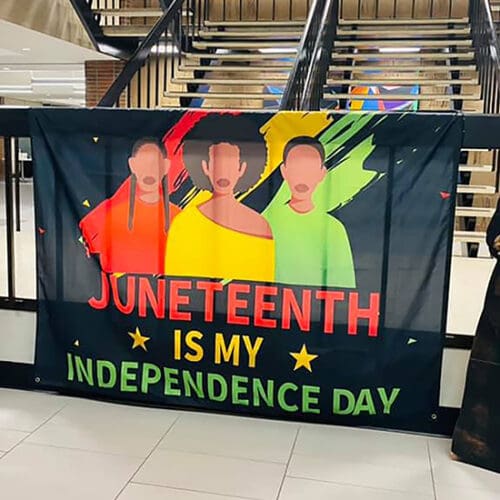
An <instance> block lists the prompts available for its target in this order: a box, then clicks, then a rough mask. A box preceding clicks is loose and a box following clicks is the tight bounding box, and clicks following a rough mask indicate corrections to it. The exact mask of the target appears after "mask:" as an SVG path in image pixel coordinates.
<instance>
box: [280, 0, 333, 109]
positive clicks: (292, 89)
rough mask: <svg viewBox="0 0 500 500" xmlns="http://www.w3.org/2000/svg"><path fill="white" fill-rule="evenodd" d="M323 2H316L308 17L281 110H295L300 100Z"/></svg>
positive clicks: (282, 98)
mask: <svg viewBox="0 0 500 500" xmlns="http://www.w3.org/2000/svg"><path fill="white" fill-rule="evenodd" d="M323 3H324V2H323V0H314V4H313V6H312V8H311V9H310V11H309V15H308V16H307V21H306V25H305V27H304V31H303V33H302V37H301V39H300V43H299V46H298V48H297V57H296V59H295V64H294V65H293V69H292V71H291V72H290V76H289V77H288V80H287V83H286V87H285V90H284V92H283V96H282V97H281V102H280V110H293V109H295V108H296V100H297V98H298V95H297V90H298V85H299V79H300V75H301V74H302V73H303V72H304V66H305V65H307V57H308V53H307V46H308V44H309V43H310V39H311V38H312V37H314V38H313V39H316V38H317V36H318V33H317V32H316V31H315V30H314V21H315V20H316V19H318V18H319V17H320V13H321V11H322V10H320V9H322V8H323Z"/></svg>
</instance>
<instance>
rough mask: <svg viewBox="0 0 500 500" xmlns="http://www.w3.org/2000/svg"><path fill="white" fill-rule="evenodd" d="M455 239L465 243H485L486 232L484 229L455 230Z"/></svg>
mask: <svg viewBox="0 0 500 500" xmlns="http://www.w3.org/2000/svg"><path fill="white" fill-rule="evenodd" d="M453 239H454V240H455V241H461V242H464V243H484V241H485V240H486V233H485V232H483V231H455V232H454V233H453Z"/></svg>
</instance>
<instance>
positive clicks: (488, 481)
mask: <svg viewBox="0 0 500 500" xmlns="http://www.w3.org/2000/svg"><path fill="white" fill-rule="evenodd" d="M450 447H451V441H450V440H430V441H429V449H430V454H431V460H432V468H433V473H434V480H435V482H436V485H437V487H438V488H439V487H443V486H451V487H454V488H465V489H467V488H470V489H474V490H476V489H477V490H486V491H490V492H495V493H497V494H498V492H500V474H498V473H495V472H490V471H487V470H484V469H480V468H479V467H474V466H472V465H468V464H463V463H460V462H455V461H453V460H451V459H450Z"/></svg>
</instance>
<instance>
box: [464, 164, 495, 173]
mask: <svg viewBox="0 0 500 500" xmlns="http://www.w3.org/2000/svg"><path fill="white" fill-rule="evenodd" d="M458 169H459V171H460V172H493V165H460V166H459V167H458Z"/></svg>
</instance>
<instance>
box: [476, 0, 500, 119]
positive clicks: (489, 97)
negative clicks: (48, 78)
mask: <svg viewBox="0 0 500 500" xmlns="http://www.w3.org/2000/svg"><path fill="white" fill-rule="evenodd" d="M469 16H470V23H471V32H472V38H473V42H474V47H475V50H476V61H477V65H478V70H479V74H480V83H481V95H482V97H483V100H484V109H483V111H484V112H485V113H498V112H500V96H499V94H500V42H499V40H498V38H497V34H496V28H495V23H494V21H493V14H492V11H491V6H490V3H489V0H471V1H470V4H469Z"/></svg>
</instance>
